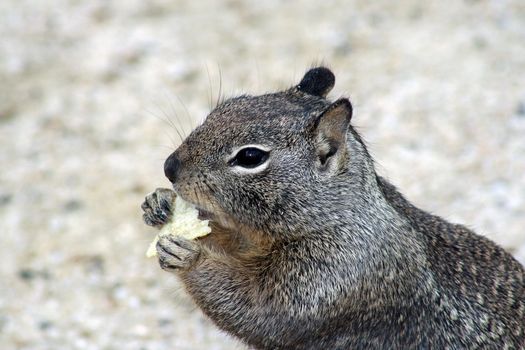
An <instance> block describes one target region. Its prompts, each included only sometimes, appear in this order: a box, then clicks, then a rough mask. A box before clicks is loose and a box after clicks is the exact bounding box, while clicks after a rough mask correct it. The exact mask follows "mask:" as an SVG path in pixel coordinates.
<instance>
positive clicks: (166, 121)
mask: <svg viewBox="0 0 525 350" xmlns="http://www.w3.org/2000/svg"><path fill="white" fill-rule="evenodd" d="M145 111H146V113H148V114H149V115H150V116H152V117H154V118H155V119H157V120H160V121H162V122H163V123H165V124H166V125H168V126H170V127H172V128H173V129H175V132H176V133H177V135H178V136H179V141H180V142H182V140H183V138H182V135H181V133H180V131H179V129H178V128H177V126H176V125H175V124H173V121H172V120H170V119H169V118H167V117H164V118H162V117H160V116H158V115H156V114H155V113H154V112H153V111H151V110H149V109H145ZM163 132H164V134H165V135H166V136H167V137H168V138H169V139H170V141H171V143H172V144H173V147H176V146H177V145H178V144H179V143H180V142H179V143H177V142H176V141H175V140H174V139H173V137H172V136H171V134H169V133H168V131H167V130H166V129H163Z"/></svg>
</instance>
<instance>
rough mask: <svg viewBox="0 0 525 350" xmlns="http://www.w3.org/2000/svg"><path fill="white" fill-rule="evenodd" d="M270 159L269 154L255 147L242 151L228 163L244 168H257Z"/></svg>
mask: <svg viewBox="0 0 525 350" xmlns="http://www.w3.org/2000/svg"><path fill="white" fill-rule="evenodd" d="M267 159H268V152H266V151H263V150H262V149H259V148H255V147H246V148H243V149H241V150H240V151H239V152H237V154H236V155H235V157H233V158H232V159H231V160H230V161H229V162H228V163H229V164H230V165H231V166H234V165H238V166H242V167H243V168H249V169H251V168H255V167H257V166H259V165H261V164H262V163H264V162H266V160H267Z"/></svg>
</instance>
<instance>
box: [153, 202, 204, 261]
mask: <svg viewBox="0 0 525 350" xmlns="http://www.w3.org/2000/svg"><path fill="white" fill-rule="evenodd" d="M198 216H199V211H198V210H197V209H196V208H195V207H194V206H193V205H192V204H191V203H188V202H186V201H185V200H183V199H182V198H180V197H176V198H175V201H174V211H173V216H172V218H171V220H170V221H169V222H168V223H167V224H166V225H164V226H162V228H161V229H160V232H159V234H158V235H157V236H156V237H155V239H154V240H153V242H151V243H150V245H149V247H148V250H147V251H146V257H148V258H152V257H154V256H157V242H158V241H159V237H161V236H166V235H173V236H182V237H184V238H186V239H195V238H198V237H203V236H206V235H207V234H209V233H210V232H211V228H210V227H209V226H208V223H209V220H199V218H198Z"/></svg>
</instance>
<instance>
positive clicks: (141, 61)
mask: <svg viewBox="0 0 525 350" xmlns="http://www.w3.org/2000/svg"><path fill="white" fill-rule="evenodd" d="M523 23H525V6H523V2H522V1H520V0H515V1H495V0H494V1H455V2H443V1H428V2H421V1H416V0H413V1H407V0H402V1H397V2H390V1H374V2H369V1H334V2H322V3H321V2H316V1H309V2H282V1H276V0H272V1H264V2H263V1H260V2H251V3H250V2H243V1H235V0H231V1H221V2H219V1H209V0H208V1H189V0H181V1H168V0H156V1H139V0H131V1H130V0H126V1H124V0H115V1H112V2H108V1H103V0H94V1H85V2H81V1H67V0H57V1H53V2H51V1H49V2H43V1H28V0H4V1H2V2H0V135H1V137H0V149H1V150H2V151H1V152H0V166H1V168H2V171H1V172H0V256H1V264H0V344H2V346H1V347H2V348H3V349H124V348H125V349H236V348H237V349H244V347H243V346H242V345H240V344H239V343H238V342H236V341H235V340H232V339H230V338H229V337H228V336H227V335H225V334H223V333H221V332H219V331H218V330H216V329H215V328H214V327H213V326H212V325H211V323H210V322H209V321H208V320H206V318H205V317H204V316H202V314H201V313H200V312H199V310H197V309H196V307H195V306H194V305H193V304H192V303H191V301H190V300H189V298H188V296H187V295H186V294H185V293H184V291H183V290H182V287H181V285H180V284H179V283H178V282H177V281H176V280H175V279H174V278H173V277H172V276H170V275H169V274H167V273H165V272H163V271H161V270H160V268H158V266H157V264H156V262H155V261H152V260H146V258H145V257H144V252H145V250H146V248H147V246H148V244H149V242H150V240H151V239H152V238H153V236H154V234H155V233H154V231H153V230H151V229H148V228H147V227H146V226H144V225H143V224H142V222H141V211H140V207H139V206H140V203H141V201H142V199H143V197H144V195H145V194H146V193H147V192H149V191H152V190H153V189H155V188H156V187H161V186H164V187H167V186H169V184H168V182H167V180H166V179H165V178H164V176H163V171H162V164H163V161H164V159H165V158H166V156H167V155H168V154H169V153H170V152H171V151H172V150H173V148H174V147H175V146H176V145H177V144H178V143H179V141H180V138H181V137H183V136H184V135H185V134H187V133H188V132H189V131H190V130H191V128H192V127H193V126H195V125H196V123H198V121H199V120H201V119H202V118H203V117H204V116H205V115H206V112H207V111H208V110H209V108H210V106H212V105H213V104H215V100H216V99H217V96H218V92H219V90H220V91H222V94H223V95H224V96H231V95H234V94H237V93H239V92H249V93H261V92H265V91H270V90H274V89H278V88H283V87H287V86H289V85H290V84H292V83H294V82H297V81H298V79H299V78H300V77H301V75H302V73H303V72H304V71H305V70H306V69H307V68H308V67H310V66H311V65H313V64H315V63H319V62H325V63H327V64H329V65H330V66H331V67H332V69H333V70H334V71H335V72H336V75H337V83H336V87H335V90H334V92H332V93H331V95H330V96H331V97H332V98H337V97H338V96H341V95H349V96H350V97H351V99H352V101H353V103H354V108H355V111H356V113H355V116H354V120H355V121H354V123H355V124H356V125H357V126H358V127H359V130H361V132H362V133H363V134H364V136H365V139H366V140H367V141H368V144H369V145H370V148H371V151H372V154H373V155H374V157H375V159H376V160H377V163H378V166H379V169H380V172H381V173H382V174H383V175H386V176H387V177H388V178H390V179H391V180H392V181H393V182H394V183H395V184H397V185H398V186H399V188H400V189H401V190H402V191H403V192H404V193H405V194H406V195H407V196H408V198H410V199H411V200H413V201H414V202H415V203H416V204H418V205H419V206H421V207H423V208H425V209H428V210H430V211H432V212H435V213H438V214H440V215H442V216H444V217H446V218H448V219H450V220H452V221H455V222H461V223H466V224H467V225H469V226H470V227H472V228H474V229H475V230H476V231H477V232H479V233H481V234H484V235H487V236H488V237H490V238H492V239H494V240H495V241H497V242H499V243H500V244H501V245H503V246H504V247H505V248H507V249H508V250H510V251H511V252H512V253H513V254H515V256H516V257H517V258H518V259H520V260H521V261H522V262H525V176H524V174H525V45H524V44H523V43H524V42H525V26H524V25H523ZM176 129H179V131H177V130H176ZM179 133H180V134H181V135H179Z"/></svg>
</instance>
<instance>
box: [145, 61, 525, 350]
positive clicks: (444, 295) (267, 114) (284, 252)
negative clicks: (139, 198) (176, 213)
mask: <svg viewBox="0 0 525 350" xmlns="http://www.w3.org/2000/svg"><path fill="white" fill-rule="evenodd" d="M334 82H335V77H334V75H333V74H332V72H331V71H330V70H328V69H327V68H324V67H318V68H314V69H311V70H309V71H308V72H307V73H306V74H305V76H304V77H303V79H302V80H301V82H300V83H299V84H298V85H296V86H294V87H292V88H290V89H287V90H285V91H281V92H277V93H269V94H264V95H261V96H248V95H243V96H239V97H235V98H231V99H229V100H227V101H225V102H223V103H221V104H220V105H219V106H217V107H216V108H215V109H214V110H212V111H211V113H210V114H209V116H208V117H207V119H206V120H205V122H204V123H203V124H202V125H200V126H199V127H197V128H196V129H195V130H194V131H193V132H192V133H191V134H190V135H189V136H188V137H187V139H186V140H184V142H183V143H182V144H181V145H180V147H179V148H178V149H177V150H176V151H175V152H173V153H172V154H171V155H170V156H169V157H168V159H167V160H166V162H165V165H164V171H165V174H166V176H167V177H168V178H169V180H170V181H171V182H172V183H173V188H174V191H172V190H168V189H158V190H157V191H155V192H154V193H152V194H151V195H148V196H147V197H146V200H145V202H144V203H143V205H142V208H143V210H144V212H145V213H144V220H145V222H146V223H147V224H149V225H152V226H158V227H160V226H161V225H162V224H164V223H165V222H167V220H168V219H169V217H170V215H171V207H170V203H172V199H173V198H174V196H175V195H179V196H181V197H182V198H183V199H185V200H187V201H189V202H191V203H193V204H195V205H196V206H197V207H198V208H199V210H200V215H201V216H202V217H206V218H208V219H210V220H211V226H212V233H211V234H210V235H208V236H206V237H204V238H200V239H198V240H196V241H188V240H185V239H182V238H178V237H163V238H161V239H160V241H159V243H158V245H157V250H158V257H159V262H160V265H161V267H162V268H163V269H165V270H168V271H174V272H175V273H176V274H177V275H178V276H179V277H180V278H181V280H182V282H183V283H184V285H185V287H186V289H187V291H188V293H189V294H190V295H191V296H192V298H193V299H194V300H195V302H196V303H197V305H198V306H199V307H200V308H201V309H202V310H203V311H204V313H205V314H206V315H208V316H209V317H210V318H211V319H212V320H213V321H214V322H215V324H216V325H217V326H218V327H220V328H221V329H223V330H225V331H227V332H229V333H231V334H233V335H235V336H237V337H238V338H240V339H242V340H243V341H244V342H245V343H246V344H248V345H249V346H251V347H253V348H257V349H444V348H449V349H464V348H469V349H473V348H476V349H479V348H484V349H485V348H490V349H504V348H508V349H523V348H525V273H524V269H523V267H522V266H521V265H520V264H519V263H518V262H517V261H516V260H514V259H513V258H512V256H511V255H509V254H508V253H506V252H505V251H504V250H503V249H502V248H500V247H499V246H497V245H496V244H495V243H493V242H491V241H490V240H488V239H486V238H484V237H481V236H479V235H477V234H475V233H474V232H472V231H470V230H469V229H467V228H466V227H464V226H461V225H456V224H451V223H449V222H447V221H445V220H443V219H441V218H440V217H438V216H435V215H432V214H429V213H427V212H425V211H423V210H421V209H418V208H416V207H415V206H414V205H412V204H411V203H410V202H409V201H408V200H406V199H405V198H404V197H403V195H401V194H400V193H399V192H398V191H397V190H396V188H395V187H394V186H393V185H391V184H390V183H389V182H388V181H386V180H385V179H384V178H382V177H381V176H379V175H377V173H376V171H375V170H374V163H373V160H372V158H371V157H370V155H369V153H368V151H367V149H366V146H365V144H364V143H363V141H362V139H361V137H360V136H359V134H358V133H357V132H356V131H355V129H354V128H353V127H352V126H351V125H350V119H351V117H352V105H351V104H350V102H349V101H348V100H347V99H345V98H342V99H339V100H337V101H335V102H331V101H329V100H328V99H326V95H327V94H328V92H329V91H330V90H331V89H332V87H333V85H334ZM175 193H176V194H175Z"/></svg>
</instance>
